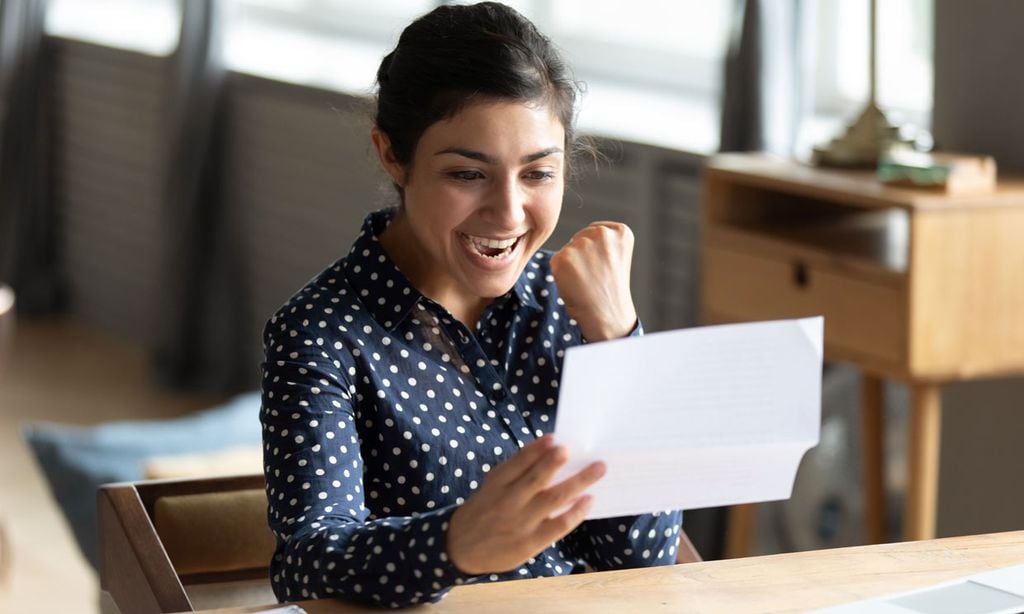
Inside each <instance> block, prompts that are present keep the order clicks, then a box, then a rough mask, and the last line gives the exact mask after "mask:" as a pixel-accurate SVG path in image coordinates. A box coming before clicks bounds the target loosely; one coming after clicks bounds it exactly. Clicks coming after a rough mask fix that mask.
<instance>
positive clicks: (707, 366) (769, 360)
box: [555, 317, 824, 518]
mask: <svg viewBox="0 0 1024 614" xmlns="http://www.w3.org/2000/svg"><path fill="white" fill-rule="evenodd" d="M823 328H824V319H823V318H821V317H813V318H803V319H799V320H779V321H772V322H755V323H750V324H729V325H724V326H706V327H700V328H691V329H684V330H676V331H669V332H663V333H653V334H649V335H645V336H643V337H635V338H629V339H621V340H617V341H610V342H605V343H597V344H593V345H584V346H578V347H574V348H571V349H569V350H568V351H567V352H566V354H565V361H564V363H563V368H562V379H561V384H560V387H561V392H560V394H559V401H558V414H557V418H556V421H555V441H557V442H558V443H560V444H562V445H565V446H568V448H569V451H570V460H569V462H568V463H567V465H566V467H564V468H563V469H562V470H561V471H560V472H559V474H558V475H557V476H556V477H555V481H556V482H557V481H560V480H562V479H564V478H565V477H568V476H569V475H571V474H573V473H575V472H576V471H579V470H580V469H582V468H583V467H584V466H586V465H587V464H589V463H591V462H593V461H596V460H601V461H604V462H605V464H606V465H607V467H608V472H607V474H606V475H605V476H604V478H602V479H601V480H600V481H599V482H598V483H597V484H595V485H594V486H592V487H591V488H590V489H589V490H588V492H589V493H590V494H592V495H593V496H594V504H593V506H592V507H591V510H590V513H589V514H588V516H587V517H588V518H608V517H614V516H625V515H630V514H643V513H650V512H655V511H662V510H673V509H697V508H703V507H712V506H719V505H733V504H738V503H753V502H757V501H771V500H776V499H787V498H789V496H790V495H791V494H792V491H793V480H794V478H795V477H796V470H797V467H798V466H799V464H800V459H801V458H802V457H803V455H804V453H805V452H806V451H807V450H808V449H810V448H811V447H813V446H815V445H817V443H818V434H819V428H820V425H821V367H822V354H823V349H824V344H823Z"/></svg>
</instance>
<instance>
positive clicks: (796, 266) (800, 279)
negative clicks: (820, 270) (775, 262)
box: [793, 261, 811, 288]
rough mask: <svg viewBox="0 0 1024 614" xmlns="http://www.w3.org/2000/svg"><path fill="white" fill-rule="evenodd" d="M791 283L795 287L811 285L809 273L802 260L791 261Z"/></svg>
mask: <svg viewBox="0 0 1024 614" xmlns="http://www.w3.org/2000/svg"><path fill="white" fill-rule="evenodd" d="M793 285H795V286H796V287H797V288H806V287H807V286H809V285H811V274H810V272H809V271H808V270H807V265H806V264H804V263H803V262H799V261H798V262H794V263H793Z"/></svg>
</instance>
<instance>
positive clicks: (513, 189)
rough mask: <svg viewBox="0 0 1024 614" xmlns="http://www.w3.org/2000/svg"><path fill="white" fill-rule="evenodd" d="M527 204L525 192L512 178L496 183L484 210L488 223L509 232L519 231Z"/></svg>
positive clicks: (524, 219)
mask: <svg viewBox="0 0 1024 614" xmlns="http://www.w3.org/2000/svg"><path fill="white" fill-rule="evenodd" d="M527 202H528V195H527V192H526V190H525V189H523V186H522V185H520V184H519V182H518V181H516V180H515V179H514V178H513V179H506V180H504V181H500V182H496V183H495V185H494V189H493V190H492V193H491V195H490V198H489V199H488V204H487V207H486V210H485V214H486V217H487V221H488V223H490V224H493V225H494V227H495V228H500V229H501V230H507V231H510V232H511V231H515V230H519V229H521V228H522V227H523V223H524V222H525V221H526V206H527Z"/></svg>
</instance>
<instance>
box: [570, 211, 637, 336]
mask: <svg viewBox="0 0 1024 614" xmlns="http://www.w3.org/2000/svg"><path fill="white" fill-rule="evenodd" d="M632 262H633V231H631V230H630V229H629V226H626V225H625V224H620V223H618V222H594V223H593V224H590V225H589V226H587V227H586V228H584V229H583V230H581V231H579V232H577V233H576V234H575V235H574V236H573V238H572V239H570V240H569V242H568V243H566V244H565V246H564V247H562V249H560V250H558V253H556V254H555V255H554V256H552V257H551V272H552V274H553V275H554V276H555V284H556V285H557V286H558V293H559V294H560V295H561V297H562V301H564V302H565V308H566V311H568V312H569V315H570V316H571V317H572V318H573V319H574V320H576V322H577V323H578V324H579V327H580V332H582V333H583V337H584V338H585V339H586V340H587V341H602V340H605V339H616V338H619V337H625V336H626V335H628V334H629V332H630V331H632V330H633V327H634V326H636V322H637V317H636V307H634V306H633V296H632V294H631V293H630V291H629V269H630V266H631V265H632Z"/></svg>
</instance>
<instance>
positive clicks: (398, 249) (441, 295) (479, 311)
mask: <svg viewBox="0 0 1024 614" xmlns="http://www.w3.org/2000/svg"><path fill="white" fill-rule="evenodd" d="M379 240H380V244H381V247H383V248H384V252H385V253H386V254H387V255H388V257H389V258H391V260H392V262H394V263H395V265H396V266H397V267H398V269H399V270H400V271H401V272H402V274H403V275H405V276H406V278H407V279H408V280H409V283H411V284H412V286H413V287H414V288H416V290H418V291H419V292H420V294H422V295H423V296H426V297H427V298H429V299H430V300H432V301H434V302H435V303H437V304H439V305H441V306H442V307H444V308H445V309H447V310H448V312H449V313H451V314H452V316H454V317H455V318H456V319H457V320H459V321H460V322H462V323H463V324H465V325H466V327H467V328H469V329H470V330H473V329H474V328H476V323H477V322H478V321H479V320H480V317H481V316H482V315H483V313H484V310H485V309H486V308H487V305H488V304H489V303H490V301H489V300H486V299H481V298H477V297H468V296H464V295H463V294H460V293H459V292H458V291H457V289H456V288H455V284H454V282H453V281H452V279H451V278H450V277H449V276H447V275H446V274H443V273H440V274H439V272H438V271H437V270H436V268H435V267H433V266H431V265H432V261H431V259H430V255H429V254H427V253H426V252H425V251H424V250H423V249H422V246H420V244H419V242H418V241H417V239H416V237H415V236H414V235H413V232H412V228H410V226H409V218H407V217H406V216H405V214H404V213H403V212H402V210H401V209H399V210H398V212H397V213H395V217H393V218H392V219H391V223H390V224H388V227H387V228H385V229H384V232H382V233H381V235H380V237H379Z"/></svg>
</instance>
